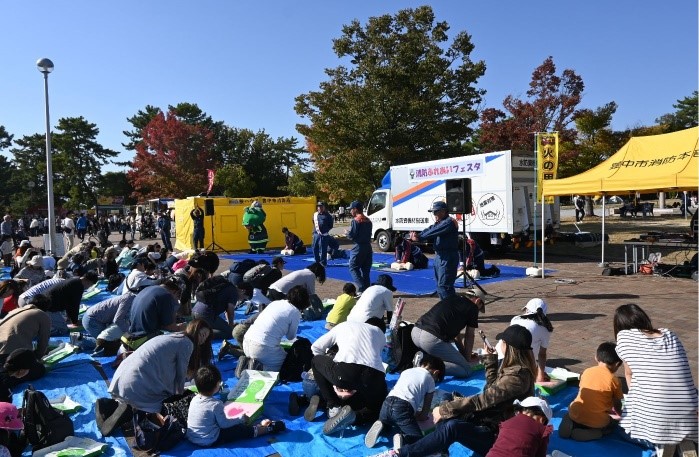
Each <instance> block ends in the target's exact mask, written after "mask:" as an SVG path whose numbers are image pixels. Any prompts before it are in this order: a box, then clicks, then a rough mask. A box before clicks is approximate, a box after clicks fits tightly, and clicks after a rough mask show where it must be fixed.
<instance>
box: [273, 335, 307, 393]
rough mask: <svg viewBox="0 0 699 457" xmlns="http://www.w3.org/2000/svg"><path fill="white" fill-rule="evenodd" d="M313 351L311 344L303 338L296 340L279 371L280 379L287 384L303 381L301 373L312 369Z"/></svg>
mask: <svg viewBox="0 0 699 457" xmlns="http://www.w3.org/2000/svg"><path fill="white" fill-rule="evenodd" d="M312 358H313V351H312V350H311V342H310V341H309V340H307V339H306V338H303V337H298V338H296V341H294V344H292V345H291V347H290V348H289V350H288V351H287V352H286V358H285V359H284V363H282V367H281V368H280V369H279V379H280V380H281V381H285V382H297V381H301V373H303V372H304V371H308V370H310V369H311V359H312Z"/></svg>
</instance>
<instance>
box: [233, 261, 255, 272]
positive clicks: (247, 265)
mask: <svg viewBox="0 0 699 457" xmlns="http://www.w3.org/2000/svg"><path fill="white" fill-rule="evenodd" d="M255 266H257V262H255V261H254V260H252V259H243V260H241V261H240V262H235V263H234V264H233V265H231V267H230V268H229V271H230V272H231V273H238V274H239V275H241V276H242V275H244V274H245V273H247V272H248V270H250V269H251V268H252V267H255Z"/></svg>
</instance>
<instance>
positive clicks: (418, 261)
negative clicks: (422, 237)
mask: <svg viewBox="0 0 699 457" xmlns="http://www.w3.org/2000/svg"><path fill="white" fill-rule="evenodd" d="M427 263H428V259H427V256H426V255H425V254H423V253H422V249H420V247H419V246H417V245H416V244H414V243H413V242H412V241H410V240H409V239H408V238H403V236H402V235H398V236H396V261H395V262H394V263H393V264H391V268H393V269H394V270H412V269H413V268H416V269H422V268H427ZM395 264H398V265H395ZM396 267H397V268H396Z"/></svg>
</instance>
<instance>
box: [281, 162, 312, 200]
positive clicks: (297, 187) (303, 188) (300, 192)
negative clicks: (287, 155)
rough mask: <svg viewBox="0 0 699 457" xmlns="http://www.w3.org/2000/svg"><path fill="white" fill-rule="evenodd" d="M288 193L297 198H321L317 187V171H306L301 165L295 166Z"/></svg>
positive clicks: (287, 188) (292, 168)
mask: <svg viewBox="0 0 699 457" xmlns="http://www.w3.org/2000/svg"><path fill="white" fill-rule="evenodd" d="M286 191H287V192H288V193H289V195H293V196H295V197H310V196H314V195H315V196H318V197H320V195H319V194H320V193H319V192H318V191H317V189H316V185H315V171H313V170H311V171H306V170H304V169H303V168H302V167H301V166H300V165H293V166H292V167H291V174H290V175H289V185H288V186H287V187H286Z"/></svg>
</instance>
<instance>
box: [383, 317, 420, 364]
mask: <svg viewBox="0 0 699 457" xmlns="http://www.w3.org/2000/svg"><path fill="white" fill-rule="evenodd" d="M413 327H415V325H414V324H408V323H407V322H400V323H399V324H398V327H396V328H395V329H394V330H392V331H391V332H392V334H393V335H392V340H391V341H392V343H391V344H392V345H391V353H392V359H393V361H394V363H395V366H394V367H392V368H391V370H390V373H400V372H401V371H403V370H407V369H408V368H412V367H413V357H415V353H416V352H417V351H419V350H420V348H418V347H417V346H415V343H413V338H412V337H411V336H410V333H411V332H412V331H413Z"/></svg>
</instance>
